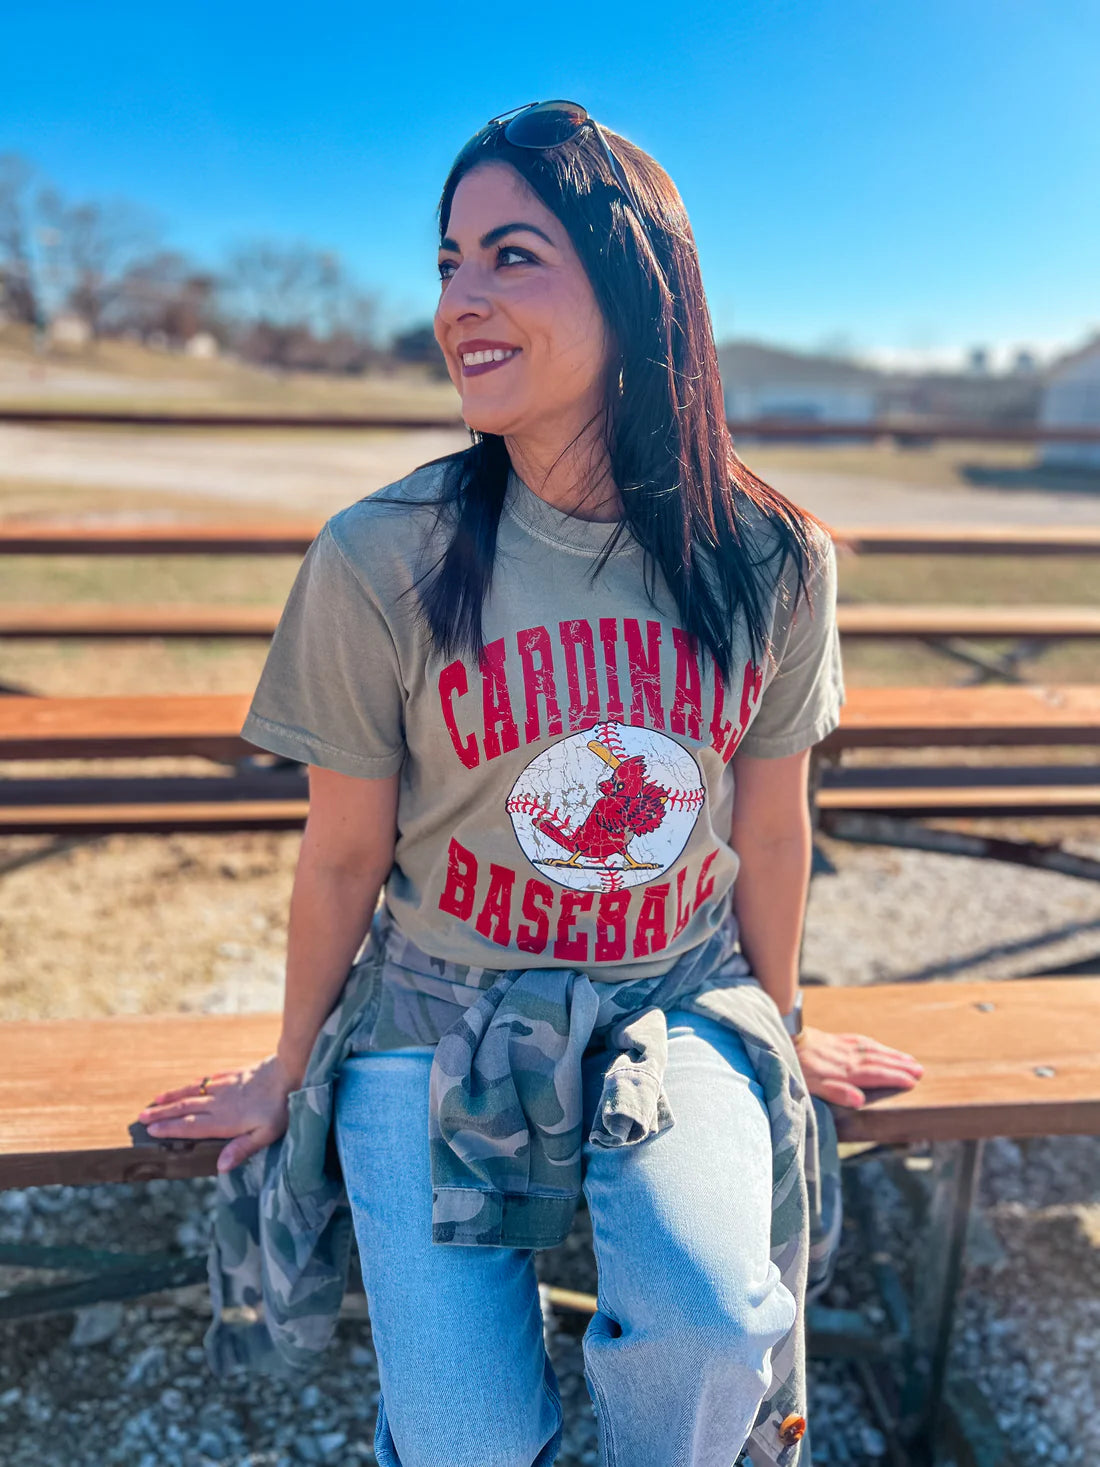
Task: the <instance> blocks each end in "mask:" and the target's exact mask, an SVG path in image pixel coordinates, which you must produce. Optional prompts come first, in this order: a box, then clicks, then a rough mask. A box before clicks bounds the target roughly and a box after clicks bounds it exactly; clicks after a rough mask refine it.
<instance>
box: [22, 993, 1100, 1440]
mask: <svg viewBox="0 0 1100 1467" xmlns="http://www.w3.org/2000/svg"><path fill="white" fill-rule="evenodd" d="M805 1015H806V1020H807V1022H808V1023H810V1024H812V1025H816V1026H819V1027H821V1028H825V1029H831V1030H833V1031H836V1032H843V1031H845V1030H853V1029H855V1030H860V1031H863V1032H867V1033H871V1034H874V1035H875V1036H876V1038H878V1039H881V1040H882V1041H883V1042H885V1043H887V1044H893V1045H896V1046H898V1047H899V1048H903V1049H905V1050H907V1051H909V1052H911V1053H913V1054H915V1055H916V1056H917V1058H918V1059H919V1060H920V1061H921V1063H922V1064H923V1065H924V1069H925V1072H924V1076H923V1078H922V1079H921V1081H920V1083H919V1084H918V1085H917V1086H916V1087H915V1088H914V1089H912V1090H909V1091H889V1092H887V1091H882V1092H870V1093H869V1095H868V1102H867V1104H866V1106H864V1107H863V1108H862V1109H860V1110H852V1109H848V1108H843V1107H837V1108H834V1115H835V1117H836V1120H837V1129H838V1134H839V1136H840V1138H841V1141H842V1143H844V1147H843V1149H844V1151H845V1153H846V1162H847V1166H846V1175H847V1176H848V1178H849V1180H850V1182H851V1186H850V1188H849V1193H850V1201H851V1204H852V1206H853V1207H854V1216H855V1220H856V1221H857V1223H858V1224H859V1225H860V1226H861V1227H862V1228H863V1229H864V1231H865V1235H866V1237H865V1241H866V1246H867V1248H868V1250H869V1254H868V1256H870V1257H872V1258H873V1259H874V1268H875V1273H876V1276H877V1278H878V1279H879V1282H880V1285H881V1288H882V1298H883V1303H884V1305H885V1308H886V1313H887V1320H888V1322H887V1324H886V1325H885V1326H878V1325H875V1324H873V1323H872V1322H871V1321H870V1320H869V1319H867V1318H866V1317H865V1316H864V1315H862V1314H860V1313H858V1312H857V1311H850V1310H836V1309H830V1308H827V1307H825V1306H823V1305H818V1304H814V1305H812V1306H811V1308H810V1310H809V1330H810V1348H811V1351H812V1352H813V1353H815V1354H832V1355H836V1354H845V1355H852V1356H853V1357H855V1358H856V1359H857V1360H858V1362H859V1369H860V1370H861V1372H865V1373H866V1374H867V1376H868V1377H869V1378H870V1380H871V1381H872V1382H873V1383H874V1387H875V1391H876V1398H877V1400H878V1401H879V1402H880V1403H883V1402H884V1403H886V1405H887V1412H888V1418H889V1420H888V1424H895V1425H896V1426H897V1428H898V1432H899V1435H900V1438H901V1440H902V1441H905V1442H910V1443H917V1444H919V1443H921V1442H927V1441H928V1440H929V1439H930V1437H931V1436H932V1435H933V1434H934V1433H935V1431H936V1430H937V1426H938V1424H939V1422H940V1418H941V1407H943V1406H946V1412H945V1413H943V1414H944V1415H945V1417H946V1424H947V1426H948V1427H949V1428H954V1427H955V1425H956V1424H957V1419H958V1418H959V1417H960V1416H961V1415H962V1414H965V1413H964V1412H963V1411H962V1409H961V1407H960V1409H956V1402H955V1395H956V1391H957V1389H958V1386H957V1384H956V1383H950V1384H947V1389H946V1392H945V1384H946V1382H945V1371H946V1360H947V1348H948V1344H949V1341H950V1332H951V1323H952V1316H953V1307H954V1303H955V1300H956V1296H957V1293H958V1286H959V1280H960V1276H961V1268H962V1263H963V1258H964V1252H965V1247H966V1238H967V1231H968V1223H969V1219H970V1213H971V1204H972V1199H973V1197H974V1194H975V1188H976V1185H977V1177H978V1171H979V1166H980V1157H981V1146H982V1143H983V1141H984V1140H985V1139H986V1138H988V1137H993V1136H1012V1137H1026V1136H1053V1135H1067V1134H1089V1135H1096V1134H1100V978H1064V977H1048V978H1032V979H1015V980H1006V981H1001V982H981V983H943V982H937V983H919V984H917V983H914V984H881V985H871V986H869V987H859V988H826V987H817V986H810V987H807V988H806V990H805ZM280 1022H281V1021H280V1016H279V1015H278V1014H274V1013H273V1014H242V1015H193V1014H172V1015H163V1016H161V1015H158V1016H131V1015H124V1016H118V1017H113V1018H105V1019H75V1020H51V1021H25V1022H16V1023H9V1024H5V1025H3V1026H2V1027H0V1188H9V1187H32V1186H44V1185H54V1184H66V1185H70V1186H79V1185H90V1184H93V1183H95V1184H101V1183H107V1182H128V1183H135V1182H142V1181H147V1180H150V1179H152V1178H160V1177H169V1178H182V1177H199V1176H211V1175H213V1174H214V1171H215V1159H216V1157H217V1154H218V1152H219V1150H220V1149H221V1145H222V1143H221V1142H218V1141H200V1142H196V1143H186V1142H178V1141H177V1142H156V1141H154V1140H153V1139H152V1138H150V1137H149V1136H148V1133H147V1132H146V1131H145V1128H144V1126H143V1125H142V1124H141V1122H139V1121H138V1120H137V1115H138V1112H139V1111H140V1110H141V1108H142V1107H143V1106H144V1105H145V1104H146V1103H147V1102H148V1100H149V1098H150V1096H152V1095H154V1094H156V1093H158V1092H159V1091H161V1090H163V1089H167V1088H169V1087H170V1086H172V1085H173V1084H178V1083H179V1082H180V1081H181V1080H184V1079H187V1078H188V1077H191V1076H198V1075H201V1074H204V1073H208V1072H214V1071H217V1070H219V1069H225V1068H232V1067H234V1066H236V1065H241V1064H246V1063H249V1062H254V1061H255V1060H258V1059H259V1058H261V1057H262V1056H263V1055H265V1054H268V1053H270V1052H271V1051H272V1049H273V1048H274V1045H275V1041H276V1039H277V1036H278V1031H279V1027H280ZM118 1053H125V1054H126V1055H127V1056H128V1057H129V1059H128V1063H127V1064H126V1065H125V1066H112V1065H105V1064H104V1063H103V1056H104V1055H108V1054H118ZM915 1147H921V1148H930V1157H927V1156H926V1157H922V1156H916V1155H914V1154H913V1148H915ZM872 1157H875V1158H881V1159H883V1160H884V1161H885V1162H886V1163H887V1164H888V1165H890V1166H891V1167H892V1168H894V1169H895V1170H896V1172H897V1176H898V1179H899V1182H900V1183H901V1184H902V1185H903V1186H904V1187H905V1188H906V1190H907V1191H908V1192H912V1193H915V1194H917V1198H918V1202H919V1211H918V1214H917V1223H916V1226H917V1237H918V1239H919V1243H918V1249H917V1257H916V1261H915V1264H914V1267H915V1277H916V1278H917V1279H918V1280H919V1290H918V1291H917V1293H916V1295H915V1296H913V1297H909V1298H907V1297H906V1292H905V1290H904V1288H903V1287H902V1274H903V1260H901V1259H900V1258H897V1257H894V1256H892V1255H889V1254H888V1252H887V1250H886V1249H885V1248H884V1246H883V1244H882V1242H881V1240H880V1239H879V1238H878V1237H877V1234H876V1231H875V1226H874V1219H873V1215H872V1209H871V1208H870V1206H869V1199H868V1196H867V1189H866V1187H865V1186H864V1185H863V1184H862V1181H861V1175H862V1173H861V1166H862V1163H863V1162H865V1161H866V1160H867V1159H869V1158H872ZM921 1163H925V1164H926V1165H927V1174H926V1176H925V1177H924V1178H923V1180H927V1181H929V1182H930V1184H931V1185H930V1186H928V1187H925V1186H923V1184H922V1174H921V1172H920V1171H917V1170H910V1167H912V1166H919V1165H920V1164H921ZM5 1263H6V1264H8V1265H15V1266H20V1267H24V1268H25V1267H35V1266H38V1267H43V1268H51V1269H61V1270H66V1271H68V1272H69V1273H71V1274H74V1275H75V1277H73V1278H70V1279H69V1280H67V1281H63V1282H60V1283H59V1282H51V1283H49V1284H46V1285H39V1284H23V1285H21V1286H19V1287H18V1288H16V1289H14V1290H12V1291H10V1292H9V1293H8V1294H7V1295H6V1296H0V1319H7V1320H13V1319H18V1318H22V1317H26V1316H28V1315H31V1314H39V1313H44V1312H58V1311H67V1310H71V1309H75V1308H77V1307H80V1306H81V1305H84V1304H88V1303H91V1302H93V1301H96V1300H102V1299H108V1298H110V1299H126V1298H133V1297H137V1296H139V1295H141V1294H145V1293H149V1292H153V1291H158V1290H162V1289H167V1288H173V1287H179V1286H182V1285H185V1284H197V1283H201V1282H202V1281H203V1280H204V1279H205V1277H206V1260H205V1255H199V1256H195V1257H191V1258H187V1257H180V1256H179V1255H177V1254H171V1253H168V1252H165V1253H162V1254H158V1255H152V1256H149V1257H145V1258H141V1257H135V1256H133V1255H131V1254H118V1255H116V1256H115V1257H113V1258H112V1257H111V1256H110V1255H105V1254H104V1253H103V1252H102V1251H99V1250H86V1249H81V1248H79V1247H76V1246H74V1247H71V1248H55V1249H47V1250H44V1251H43V1250H41V1249H37V1250H36V1249H35V1248H34V1247H32V1246H30V1245H11V1244H7V1245H0V1264H5ZM545 1293H546V1299H547V1303H548V1304H549V1306H550V1307H556V1308H563V1309H581V1310H584V1311H587V1312H589V1313H591V1312H593V1311H594V1310H595V1307H596V1301H595V1299H593V1298H591V1297H589V1296H587V1295H578V1294H576V1293H574V1292H572V1291H566V1290H555V1289H549V1290H546V1291H545ZM988 1460H990V1461H993V1460H994V1458H992V1457H990V1458H988ZM998 1460H999V1459H998Z"/></svg>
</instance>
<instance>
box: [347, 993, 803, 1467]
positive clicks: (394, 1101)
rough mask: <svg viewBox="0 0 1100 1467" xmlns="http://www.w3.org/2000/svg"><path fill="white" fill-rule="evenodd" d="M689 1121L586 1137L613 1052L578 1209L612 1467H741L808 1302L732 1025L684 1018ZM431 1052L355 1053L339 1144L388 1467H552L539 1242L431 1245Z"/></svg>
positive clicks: (589, 1358)
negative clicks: (599, 1142) (781, 1228)
mask: <svg viewBox="0 0 1100 1467" xmlns="http://www.w3.org/2000/svg"><path fill="white" fill-rule="evenodd" d="M667 1022H668V1036H669V1044H668V1062H667V1066H666V1069H665V1093H666V1095H667V1096H668V1100H669V1103H670V1105H671V1108H672V1112H673V1115H674V1117H675V1124H674V1125H673V1126H671V1127H670V1128H668V1129H667V1130H666V1131H663V1132H661V1133H660V1134H659V1135H656V1136H652V1137H650V1138H649V1139H648V1140H646V1141H644V1142H641V1143H639V1144H637V1145H634V1146H626V1147H619V1148H616V1149H605V1148H602V1147H598V1146H593V1145H592V1144H591V1142H589V1141H588V1140H587V1136H588V1131H589V1129H590V1127H591V1119H592V1116H593V1115H594V1112H595V1107H596V1104H597V1101H598V1099H599V1095H600V1091H601V1088H602V1084H603V1075H604V1071H605V1068H606V1065H607V1063H608V1060H609V1056H608V1054H607V1052H606V1051H605V1050H602V1049H600V1050H593V1051H592V1052H591V1053H589V1054H586V1056H585V1058H584V1061H583V1071H584V1135H585V1138H586V1139H585V1143H584V1148H585V1149H584V1195H585V1198H586V1200H587V1204H588V1209H589V1213H590V1215H591V1219H592V1232H593V1241H594V1248H595V1254H596V1264H597V1271H598V1279H599V1286H598V1295H597V1299H598V1304H599V1309H598V1311H597V1313H596V1314H594V1315H593V1317H592V1319H591V1322H590V1323H589V1326H588V1328H587V1330H586V1332H585V1335H584V1341H583V1351H584V1364H585V1382H586V1384H587V1387H588V1391H589V1394H590V1396H591V1397H592V1401H593V1405H594V1407H595V1410H596V1414H597V1420H598V1425H599V1439H600V1453H601V1455H600V1461H601V1463H602V1467H733V1463H734V1462H735V1460H736V1458H737V1456H738V1454H739V1453H740V1451H741V1450H742V1448H743V1447H744V1445H745V1442H746V1440H747V1438H748V1434H749V1432H750V1430H751V1429H752V1426H753V1423H754V1422H755V1419H756V1414H757V1411H758V1409H759V1406H760V1403H761V1401H762V1400H763V1398H764V1395H765V1394H766V1392H767V1390H768V1388H769V1386H770V1384H771V1351H772V1347H773V1346H774V1345H775V1344H776V1343H777V1342H778V1341H779V1340H781V1339H782V1338H783V1337H784V1336H785V1335H786V1334H787V1332H788V1331H789V1330H790V1329H791V1327H792V1325H793V1324H794V1321H795V1318H796V1310H797V1306H796V1302H795V1299H794V1298H793V1296H792V1295H791V1293H790V1291H789V1290H788V1289H787V1288H786V1286H785V1285H784V1284H783V1282H782V1280H781V1279H780V1276H779V1271H778V1269H777V1268H776V1267H775V1265H774V1264H773V1263H772V1261H771V1258H770V1232H771V1200H772V1148H771V1136H770V1130H769V1124H768V1118H767V1114H766V1111H765V1108H764V1099H763V1094H762V1092H761V1090H760V1087H759V1085H758V1084H757V1081H756V1079H755V1074H754V1071H753V1069H752V1066H751V1062H750V1060H749V1057H748V1055H747V1053H746V1051H745V1048H744V1045H743V1044H742V1042H741V1039H740V1037H739V1036H738V1034H737V1033H736V1031H735V1030H732V1029H730V1028H727V1027H726V1026H724V1025H722V1024H719V1023H717V1022H716V1021H714V1020H712V1019H708V1018H704V1017H702V1016H701V1015H698V1014H692V1013H689V1012H688V1011H686V1010H683V1009H673V1010H671V1011H670V1012H669V1013H668V1015H667ZM433 1053H434V1051H433V1049H432V1048H431V1047H422V1048H411V1049H402V1050H386V1051H382V1052H373V1053H361V1054H354V1055H351V1056H349V1057H348V1059H346V1060H345V1062H344V1063H343V1065H342V1066H341V1068H340V1071H339V1075H338V1078H337V1086H336V1101H335V1132H336V1143H337V1150H338V1153H339V1156H340V1163H341V1167H342V1169H343V1172H344V1180H345V1185H346V1187H347V1192H348V1199H349V1201H350V1204H351V1210H352V1216H353V1219H354V1225H355V1233H356V1239H357V1241H358V1245H359V1256H360V1262H361V1266H362V1271H363V1282H364V1285H365V1288H366V1295H367V1307H368V1311H369V1314H370V1320H371V1330H372V1335H373V1340H374V1347H375V1350H376V1353H377V1360H378V1373H379V1380H380V1383H381V1395H380V1398H379V1402H378V1418H377V1425H376V1429H375V1438H374V1451H375V1455H376V1457H377V1460H378V1462H379V1464H380V1467H550V1464H551V1463H553V1462H554V1461H556V1459H557V1455H558V1452H559V1450H560V1448H561V1440H562V1407H561V1399H560V1394H559V1388H558V1380H557V1376H556V1375H555V1373H554V1368H553V1365H552V1364H551V1362H550V1358H549V1356H548V1355H547V1353H546V1349H545V1345H544V1341H543V1326H542V1314H541V1310H540V1307H539V1295H538V1284H537V1279H536V1275H535V1266H534V1258H533V1253H532V1251H531V1250H530V1249H518V1248H498V1247H490V1246H481V1245H479V1246H477V1247H456V1246H451V1245H443V1244H436V1243H433V1242H432V1241H431V1231H432V1230H431V1221H432V1216H431V1215H432V1187H431V1174H430V1170H429V1159H428V1076H429V1072H430V1069H431V1061H432V1055H433Z"/></svg>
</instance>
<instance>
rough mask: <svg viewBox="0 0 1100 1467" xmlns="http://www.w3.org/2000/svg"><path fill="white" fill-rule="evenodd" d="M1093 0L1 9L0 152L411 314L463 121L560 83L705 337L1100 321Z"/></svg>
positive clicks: (211, 255)
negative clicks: (668, 226) (685, 241)
mask: <svg viewBox="0 0 1100 1467" xmlns="http://www.w3.org/2000/svg"><path fill="white" fill-rule="evenodd" d="M1098 75H1100V4H1098V3H1097V0H921V3H920V4H916V5H914V4H911V3H902V0H819V3H816V4H815V3H810V0H767V3H765V0H758V3H756V4H754V5H751V6H749V5H744V4H741V5H738V4H736V3H734V4H730V3H729V0H722V3H715V0H695V3H693V4H690V5H688V4H668V3H666V4H655V3H652V0H634V3H631V4H629V5H628V4H619V3H617V0H608V3H605V4H603V5H599V6H579V5H576V4H571V5H558V6H551V5H546V4H543V5H539V6H537V7H534V6H532V7H524V6H517V5H498V6H493V7H489V8H486V9H484V10H483V9H482V8H481V7H477V6H470V5H456V4H447V3H444V4H436V5H433V6H431V7H428V6H419V5H415V4H413V5H408V6H398V7H394V8H393V9H392V10H390V11H387V12H385V13H379V12H378V11H376V10H375V8H374V7H372V6H366V5H362V4H360V5H350V4H336V3H328V0H316V3H314V4H312V5H294V6H292V5H288V4H285V3H283V0H271V3H268V4H265V5H259V4H256V3H253V0H240V3H226V0H221V3H217V4H215V3H210V0H188V3H187V4H186V5H182V4H179V3H172V0H168V3H160V4H149V3H147V0H146V3H143V4H141V5H137V4H130V3H111V0H103V3H101V4H98V5H94V6H93V5H90V4H88V3H87V0H80V3H72V0H50V3H49V4H45V5H38V6H32V5H31V4H29V3H23V4H19V5H16V6H14V7H9V8H8V11H7V14H6V16H5V21H4V44H3V48H2V51H0V152H2V151H10V150H14V151H18V152H20V153H23V154H24V155H25V156H26V157H28V158H29V159H30V160H31V161H32V162H33V163H34V164H35V165H36V166H37V167H38V168H39V169H40V170H41V172H42V173H43V174H44V175H46V176H47V177H48V178H50V179H51V180H52V181H53V182H54V183H56V185H57V186H58V187H59V188H60V189H61V191H62V192H63V193H65V194H66V195H68V196H70V197H72V198H91V197H94V198H111V197H119V196H124V197H127V198H129V199H132V200H134V201H135V202H138V203H140V204H143V205H145V206H147V207H148V208H150V209H151V210H152V211H154V213H155V214H156V216H157V217H158V219H159V221H160V222H161V224H162V225H163V228H164V234H165V239H166V241H167V242H168V243H169V244H171V245H173V246H175V247H178V248H181V249H184V250H187V251H190V252H192V253H194V254H195V255H197V256H198V257H200V258H201V259H204V260H206V261H208V262H211V263H213V262H215V261H216V260H217V259H218V257H219V256H220V254H221V253H222V252H223V251H224V250H225V249H226V248H228V247H230V246H232V245H234V244H236V243H239V242H241V241H243V240H246V239H250V238H255V237H259V236H275V237H280V238H283V239H285V240H288V241H289V240H297V239H307V240H310V241H312V242H314V243H316V244H318V245H321V246H324V247H327V248H331V249H333V250H335V251H337V252H338V253H339V254H340V255H341V257H342V258H343V259H344V260H345V261H346V262H347V263H348V264H349V265H350V266H351V267H353V269H354V270H355V272H356V273H357V274H358V276H359V277H360V278H361V280H362V281H363V283H364V284H365V285H368V286H371V287H373V288H376V289H377V290H378V291H380V292H381V294H382V295H383V298H384V301H385V304H386V310H387V316H386V319H387V322H388V323H390V324H397V323H405V322H410V321H413V320H415V319H417V318H421V319H424V318H427V317H429V316H430V314H431V311H432V309H433V307H434V301H435V298H436V295H437V290H438V283H437V282H438V278H437V275H436V272H435V235H434V209H435V205H436V202H437V199H438V193H439V188H440V186H441V183H442V180H443V177H444V175H445V173H446V170H447V167H448V165H449V163H450V162H451V159H452V158H453V156H454V154H455V153H456V152H457V151H458V149H459V147H460V146H461V144H462V143H463V142H464V141H465V139H466V138H467V137H468V136H469V134H470V133H472V132H473V131H475V130H476V129H477V127H479V126H480V125H481V124H482V123H483V122H484V121H485V119H486V118H487V117H489V116H490V115H492V114H493V113H495V112H498V111H503V110H504V109H506V108H508V107H512V106H515V105H518V104H520V103H523V102H527V101H532V100H534V99H536V98H543V97H561V96H564V97H570V98H574V99H576V100H578V101H580V102H583V103H584V104H585V105H586V106H587V107H588V109H589V111H590V112H591V113H592V114H593V115H594V116H595V117H597V118H598V119H599V120H601V121H603V122H606V123H607V124H608V125H609V126H610V127H613V128H614V129H616V130H617V131H619V132H622V133H624V134H625V135H626V136H628V137H630V138H632V139H633V140H634V141H635V142H637V143H638V144H640V145H641V146H642V147H644V148H646V149H648V150H649V151H650V152H651V153H652V154H653V155H654V156H655V157H656V158H657V159H658V160H659V161H660V162H661V163H662V164H663V165H664V167H665V168H667V169H668V171H669V173H670V174H671V175H672V177H673V178H674V179H675V181H676V183H677V185H678V187H679V189H680V192H681V194H682V195H683V197H684V201H685V203H686V205H687V208H688V212H689V214H690V216H691V219H692V224H693V228H694V230H695V234H696V238H697V240H698V243H699V249H700V255H701V258H702V265H703V278H704V281H705V283H706V286H707V293H708V298H709V301H710V306H711V312H712V315H713V317H714V322H715V327H716V331H717V334H718V336H719V337H720V338H723V337H728V336H730V335H738V336H754V337H759V338H762V339H766V340H769V341H773V342H776V343H780V344H787V345H791V346H796V347H809V348H813V347H820V346H822V345H823V344H826V343H828V344H831V345H833V346H834V347H835V346H837V345H839V344H841V343H842V342H843V343H845V344H847V346H848V347H849V348H850V349H852V350H854V351H856V352H858V353H863V354H866V355H878V356H879V357H880V358H881V359H890V358H893V359H898V358H900V357H908V356H911V355H914V354H916V355H918V356H922V357H924V358H926V359H940V360H948V359H950V358H951V357H952V356H953V355H955V356H957V355H960V354H961V353H962V352H963V351H964V350H965V349H966V348H968V347H970V346H973V345H979V344H981V345H985V346H987V347H989V348H991V349H992V350H993V351H994V353H995V357H994V359H995V360H997V355H996V354H997V353H1000V354H1001V355H1002V358H1003V355H1004V354H1005V353H1007V352H1008V351H1010V350H1012V349H1014V348H1016V347H1020V346H1030V347H1032V348H1034V349H1037V350H1038V351H1039V353H1040V355H1043V356H1046V355H1049V354H1051V353H1052V352H1053V351H1055V350H1056V349H1057V348H1059V347H1062V346H1072V345H1074V344H1076V343H1077V342H1079V341H1080V340H1081V339H1082V338H1083V337H1084V336H1085V334H1086V333H1087V332H1088V331H1090V330H1097V329H1100V147H1098V146H1097V143H1098V139H1100V85H1097V76H1098Z"/></svg>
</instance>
